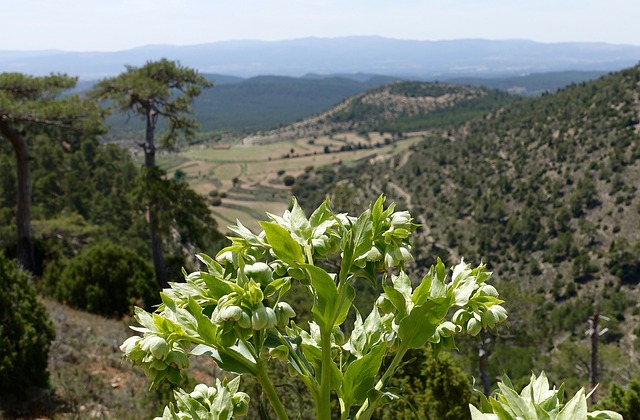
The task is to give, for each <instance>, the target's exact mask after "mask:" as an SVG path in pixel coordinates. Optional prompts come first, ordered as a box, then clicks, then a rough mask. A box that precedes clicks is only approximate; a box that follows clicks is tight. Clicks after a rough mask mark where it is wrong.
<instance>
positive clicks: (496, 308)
mask: <svg viewBox="0 0 640 420" xmlns="http://www.w3.org/2000/svg"><path fill="white" fill-rule="evenodd" d="M488 310H489V311H490V312H491V313H492V314H493V316H494V317H495V319H496V323H498V322H503V321H504V320H505V319H507V311H506V309H504V308H503V307H502V306H500V305H493V306H491V307H490V308H489V309H488Z"/></svg>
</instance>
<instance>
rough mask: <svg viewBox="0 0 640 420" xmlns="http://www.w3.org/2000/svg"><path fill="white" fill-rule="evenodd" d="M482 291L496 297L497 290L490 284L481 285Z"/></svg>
mask: <svg viewBox="0 0 640 420" xmlns="http://www.w3.org/2000/svg"><path fill="white" fill-rule="evenodd" d="M482 291H483V292H484V293H485V294H487V295H489V296H493V297H498V291H497V290H496V288H495V287H493V286H492V285H490V284H485V285H484V286H482Z"/></svg>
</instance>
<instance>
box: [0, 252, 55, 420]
mask: <svg viewBox="0 0 640 420" xmlns="http://www.w3.org/2000/svg"><path fill="white" fill-rule="evenodd" d="M54 338H55V332H54V329H53V326H52V325H51V322H50V321H49V318H48V316H47V312H46V311H45V309H44V307H43V306H42V304H41V303H40V302H39V301H38V298H37V294H36V291H35V288H34V287H33V286H32V285H31V283H30V282H29V278H28V276H27V274H26V273H24V272H22V271H18V269H17V268H16V267H15V262H13V261H8V260H7V259H6V258H5V257H4V256H2V255H1V254H0V405H4V404H2V402H3V401H4V402H5V403H6V402H8V401H9V400H11V399H12V398H11V397H18V398H19V397H22V395H20V394H26V392H27V391H29V390H30V389H32V388H34V387H35V388H44V387H47V386H48V382H49V376H48V374H47V359H48V356H49V346H50V343H51V341H52V340H53V339H54ZM2 408H6V406H5V407H2ZM1 414H2V413H0V417H1Z"/></svg>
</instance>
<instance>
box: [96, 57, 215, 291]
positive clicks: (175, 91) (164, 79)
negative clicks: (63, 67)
mask: <svg viewBox="0 0 640 420" xmlns="http://www.w3.org/2000/svg"><path fill="white" fill-rule="evenodd" d="M211 86H212V84H211V83H210V82H209V81H208V80H207V79H205V78H204V77H203V76H201V75H199V74H198V72H197V71H196V70H193V69H190V68H187V67H184V66H182V65H180V63H178V62H175V61H170V60H167V59H164V58H163V59H161V60H159V61H149V62H147V63H146V64H145V65H144V66H142V67H133V66H126V71H125V72H123V73H121V74H120V75H118V76H116V77H112V78H108V79H105V80H102V81H101V82H99V83H98V85H97V86H96V88H95V89H94V91H93V95H94V97H95V98H97V99H99V100H110V101H112V105H113V107H114V108H115V110H116V111H119V112H123V113H129V112H132V113H133V114H134V115H136V116H138V117H140V118H141V119H143V120H144V121H145V123H146V129H145V141H144V142H143V143H141V144H140V147H142V149H143V151H144V158H145V160H144V170H145V171H146V172H147V174H146V177H145V179H147V180H149V190H154V191H155V187H154V185H156V186H157V185H158V182H155V181H159V180H160V177H161V176H162V173H161V171H159V170H158V168H157V167H156V150H157V146H156V140H155V135H156V129H157V128H158V121H159V120H160V119H161V118H162V119H164V120H166V122H167V130H166V133H165V134H164V136H163V139H162V143H161V145H162V146H171V145H173V144H174V143H175V141H176V140H177V139H178V137H179V136H180V135H182V136H184V137H186V138H189V137H192V136H193V134H194V133H195V130H196V129H197V127H198V125H197V123H196V121H195V119H193V118H192V117H191V114H192V112H193V111H192V108H191V104H192V102H193V100H194V99H195V98H196V97H197V96H198V95H200V93H201V91H202V89H203V88H207V87H211ZM150 197H151V198H152V199H151V200H149V201H148V208H147V211H148V217H149V235H150V239H151V250H152V254H153V265H154V269H155V275H156V279H157V281H158V283H159V284H160V286H161V287H168V280H169V279H168V273H167V268H166V262H165V258H164V253H163V250H162V238H161V237H160V235H159V223H160V221H159V220H160V216H159V212H160V211H161V207H160V206H159V205H158V200H157V199H153V197H154V194H150Z"/></svg>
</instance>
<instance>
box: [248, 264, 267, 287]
mask: <svg viewBox="0 0 640 420" xmlns="http://www.w3.org/2000/svg"><path fill="white" fill-rule="evenodd" d="M244 274H245V275H246V276H247V277H248V278H250V279H251V280H253V281H255V282H256V283H258V284H260V285H262V286H266V285H267V284H269V283H271V282H272V281H273V272H272V271H271V268H270V267H269V266H268V265H267V264H265V263H263V262H257V263H253V264H251V265H246V266H245V267H244Z"/></svg>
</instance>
